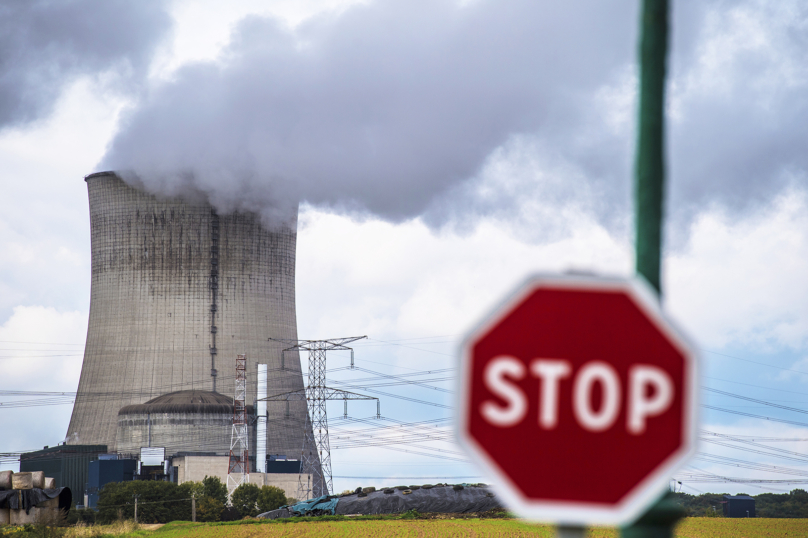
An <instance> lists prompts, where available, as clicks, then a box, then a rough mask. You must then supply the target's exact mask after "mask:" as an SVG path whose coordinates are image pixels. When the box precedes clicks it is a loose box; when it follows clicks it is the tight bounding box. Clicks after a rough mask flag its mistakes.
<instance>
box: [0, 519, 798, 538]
mask: <svg viewBox="0 0 808 538" xmlns="http://www.w3.org/2000/svg"><path fill="white" fill-rule="evenodd" d="M133 527H134V525H133V524H132V523H131V522H125V523H123V524H121V523H118V524H113V525H107V526H89V527H72V528H62V529H51V530H50V532H47V531H46V532H44V533H43V532H42V530H43V529H23V528H12V527H0V536H16V537H18V538H24V537H26V536H38V537H40V536H52V537H57V536H58V537H63V538H101V537H106V536H109V537H115V538H128V537H131V538H135V537H139V538H253V537H254V538H276V537H277V538H280V537H304V536H312V537H314V536H316V537H318V538H331V537H351V536H370V537H372V538H387V537H391V538H392V537H399V536H404V537H410V536H411V537H432V536H434V537H441V538H445V537H458V538H459V537H466V536H473V537H475V538H485V537H502V538H505V537H521V536H525V537H528V536H536V537H543V538H552V537H554V536H555V532H554V529H553V528H552V527H550V526H548V525H534V524H530V523H524V522H522V521H519V520H516V519H508V518H498V519H460V518H458V519H452V518H448V519H398V518H390V519H347V518H324V519H323V520H313V521H312V520H309V521H301V520H296V521H295V520H292V522H289V521H288V520H287V522H280V521H259V520H244V521H234V522H228V523H189V522H174V523H169V524H167V525H162V526H161V525H144V526H142V527H141V528H139V529H137V530H134V529H133ZM26 531H29V532H26ZM54 531H56V532H54ZM675 535H676V536H677V537H680V538H757V537H761V538H764V537H765V538H779V537H784V538H785V537H788V538H797V537H803V536H808V519H766V518H753V519H725V518H714V517H711V518H695V517H691V518H686V519H684V520H683V521H682V522H681V523H680V524H679V526H678V527H677V529H676V533H675ZM589 536H590V537H592V538H617V537H618V532H617V531H616V530H615V529H611V528H595V529H591V530H590V531H589Z"/></svg>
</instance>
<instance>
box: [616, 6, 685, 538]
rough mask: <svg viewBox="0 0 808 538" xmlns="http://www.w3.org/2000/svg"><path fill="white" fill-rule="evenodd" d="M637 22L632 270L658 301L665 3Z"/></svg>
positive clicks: (643, 536)
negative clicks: (633, 250)
mask: <svg viewBox="0 0 808 538" xmlns="http://www.w3.org/2000/svg"><path fill="white" fill-rule="evenodd" d="M642 4H643V5H642V15H641V19H640V51H639V52H640V107H639V112H640V117H639V122H638V127H639V128H638V129H637V164H636V166H637V168H636V176H635V182H634V196H635V199H634V208H635V225H636V233H637V236H636V237H637V253H636V256H637V258H636V268H637V274H639V275H642V276H643V277H644V278H645V280H647V281H648V283H649V284H650V285H651V286H653V287H654V289H655V290H656V292H657V294H659V295H661V293H662V287H661V285H660V264H661V259H662V206H663V194H664V190H665V155H664V149H665V148H664V146H665V74H666V70H667V69H666V64H667V55H668V50H667V49H668V0H643V3H642ZM683 516H684V508H683V507H682V506H681V505H679V504H678V503H677V502H676V501H675V499H674V498H673V495H672V494H670V493H667V494H665V495H663V496H662V497H661V498H660V499H659V500H658V501H657V502H656V503H655V504H654V505H653V506H651V508H650V509H648V511H647V512H645V514H643V515H642V516H641V517H640V518H639V519H637V521H635V522H634V523H632V524H631V525H627V526H625V527H622V528H621V529H620V536H621V537H622V538H670V537H672V536H673V530H674V528H675V527H676V522H677V521H678V520H679V519H680V518H682V517H683Z"/></svg>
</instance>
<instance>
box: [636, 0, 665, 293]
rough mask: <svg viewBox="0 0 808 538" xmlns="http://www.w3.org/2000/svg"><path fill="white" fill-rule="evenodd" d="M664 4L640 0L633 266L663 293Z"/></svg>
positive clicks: (653, 0)
mask: <svg viewBox="0 0 808 538" xmlns="http://www.w3.org/2000/svg"><path fill="white" fill-rule="evenodd" d="M667 49H668V1H667V0H643V6H642V16H641V19H640V50H639V53H640V92H639V94H640V95H639V97H640V106H639V116H640V117H639V122H638V129H637V161H636V170H635V174H636V175H635V181H634V211H635V226H636V240H637V250H636V257H637V258H636V268H637V273H638V274H640V275H642V276H643V277H645V279H646V280H647V281H648V283H649V284H651V286H653V287H654V288H655V289H656V291H657V293H661V291H662V288H661V287H660V277H659V272H660V271H659V268H660V260H661V252H662V204H663V192H664V189H665V158H664V142H665V133H664V125H665V72H666V63H667Z"/></svg>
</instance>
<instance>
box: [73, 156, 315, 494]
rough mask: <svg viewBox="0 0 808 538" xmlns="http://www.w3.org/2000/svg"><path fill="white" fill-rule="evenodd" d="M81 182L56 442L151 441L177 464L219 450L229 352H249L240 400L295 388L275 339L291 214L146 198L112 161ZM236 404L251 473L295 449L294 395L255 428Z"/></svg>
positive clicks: (120, 449) (290, 285)
mask: <svg viewBox="0 0 808 538" xmlns="http://www.w3.org/2000/svg"><path fill="white" fill-rule="evenodd" d="M85 181H86V183H87V189H88V193H89V201H90V225H91V239H92V272H91V279H92V283H91V298H90V318H89V326H88V330H87V343H86V347H85V352H84V361H83V364H82V371H81V377H80V380H79V387H78V391H77V395H76V400H75V404H74V407H73V414H72V417H71V419H70V425H69V427H68V432H67V437H66V446H64V447H61V449H62V450H66V449H68V448H69V447H70V446H74V445H75V446H87V445H103V446H104V447H105V452H110V453H117V454H119V455H120V456H121V457H130V458H138V457H139V454H140V451H141V449H143V448H144V447H147V448H148V447H162V448H165V458H166V468H169V467H179V465H175V464H174V463H173V461H174V460H175V459H176V461H177V463H180V462H181V463H182V466H183V467H185V466H187V465H188V462H189V458H193V457H199V458H214V459H212V460H209V461H210V462H211V465H213V464H214V463H213V462H219V461H224V460H222V459H221V458H223V457H226V456H227V455H228V453H229V449H230V434H231V429H232V419H233V393H234V389H235V377H236V376H235V359H236V356H237V355H239V354H246V356H247V379H248V385H247V390H248V394H247V401H249V402H251V403H254V402H255V401H256V400H257V399H258V398H259V397H263V396H267V395H269V396H272V395H275V394H281V393H288V392H291V391H300V390H302V389H303V377H302V375H301V368H300V361H299V357H298V354H297V352H293V353H290V352H286V353H285V354H284V355H285V356H283V357H282V350H283V349H284V348H285V347H288V345H285V344H283V343H282V342H280V341H279V340H282V341H287V342H288V341H295V342H296V341H297V321H296V312H295V248H296V238H297V232H296V223H289V225H283V226H278V227H277V228H274V229H268V228H267V227H265V226H264V225H263V224H262V222H261V218H260V216H259V215H257V214H254V213H244V212H235V213H229V214H223V215H220V214H218V213H217V212H216V211H215V210H214V208H213V207H212V206H211V205H210V204H208V203H205V202H200V201H188V200H183V199H179V198H161V197H157V196H154V195H151V194H148V193H146V192H144V191H143V190H141V189H138V188H136V187H133V186H131V185H129V184H127V183H126V182H124V181H123V180H122V179H121V178H120V177H119V176H118V175H117V174H115V173H113V172H101V173H96V174H91V175H89V176H87V177H86V178H85ZM259 367H260V370H261V372H262V374H263V375H265V376H266V379H265V382H263V380H262V383H261V391H262V392H261V394H259V393H258V387H259V383H258V376H257V372H258V370H259ZM261 411H262V413H263V406H262V409H261ZM247 413H248V415H249V416H250V417H251V422H250V430H249V431H250V441H249V448H250V460H251V462H252V464H251V470H252V471H258V472H261V471H264V465H265V463H264V461H265V455H279V456H281V457H284V456H285V457H288V458H295V457H299V454H300V453H301V450H302V448H303V443H304V431H305V428H306V424H307V422H306V416H307V411H306V402H305V401H303V400H301V401H291V402H284V403H281V402H269V403H268V404H267V405H266V417H267V419H266V422H265V423H264V426H263V427H261V425H260V424H259V421H258V420H256V419H257V417H256V416H255V406H252V405H251V406H249V407H248V409H247ZM98 452H99V451H96V453H98ZM256 453H258V454H259V455H258V457H257V458H256V456H255V454H256ZM296 455H297V456H296ZM225 459H226V458H225ZM215 465H219V463H216V464H215ZM225 467H226V464H225ZM200 472H201V471H200ZM221 472H222V470H220V469H218V467H217V468H216V469H213V468H211V469H208V470H207V474H208V475H221ZM224 472H225V473H226V469H225V470H224ZM183 474H184V472H183ZM203 476H204V475H203ZM286 478H287V479H288V474H287V475H286ZM175 479H176V478H175Z"/></svg>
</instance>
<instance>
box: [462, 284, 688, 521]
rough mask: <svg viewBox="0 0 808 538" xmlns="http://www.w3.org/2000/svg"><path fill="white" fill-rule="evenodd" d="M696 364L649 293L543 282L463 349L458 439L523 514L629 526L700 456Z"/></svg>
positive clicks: (521, 292) (517, 297) (509, 304)
mask: <svg viewBox="0 0 808 538" xmlns="http://www.w3.org/2000/svg"><path fill="white" fill-rule="evenodd" d="M697 366H698V365H697V360H696V354H695V352H694V348H693V347H692V346H691V345H689V344H688V343H687V341H686V339H685V338H684V337H683V336H682V334H681V333H680V332H679V331H677V330H676V329H675V328H674V327H673V326H672V324H671V322H670V321H669V320H667V319H666V318H665V317H664V315H663V314H662V312H661V310H660V308H659V306H658V301H657V299H656V297H655V296H654V295H653V293H652V292H651V291H650V290H649V288H648V286H647V284H644V283H643V282H640V281H639V280H617V279H604V278H595V277H591V278H590V277H566V276H565V277H535V278H533V279H531V280H529V281H528V282H527V283H526V284H525V285H523V286H522V287H520V288H519V289H518V290H517V292H516V293H515V294H514V295H513V296H512V297H511V298H510V299H509V300H507V301H506V302H505V303H504V304H503V305H501V306H500V307H499V308H498V309H496V310H495V312H494V313H492V314H491V315H490V316H489V317H487V318H486V319H485V321H484V322H483V323H482V324H480V325H479V326H478V327H477V328H476V329H475V330H474V331H473V332H472V333H471V334H470V336H469V337H468V338H467V339H466V340H465V342H464V344H463V346H462V349H461V359H460V371H461V377H460V384H461V386H460V390H458V398H459V400H458V405H457V409H458V413H457V416H458V424H457V428H458V437H459V440H460V442H461V444H462V445H463V446H464V447H465V448H466V450H467V451H468V452H469V453H470V454H471V456H472V459H473V460H475V461H476V462H477V463H478V464H480V465H481V466H482V467H483V468H484V469H485V470H486V472H487V473H488V474H489V475H491V476H492V477H493V478H495V480H496V485H497V486H498V489H499V492H500V495H501V496H502V497H503V498H504V499H505V502H506V503H507V504H508V505H510V506H511V507H512V508H513V509H514V510H516V511H517V512H518V513H519V514H520V515H523V516H525V517H530V518H534V519H540V520H546V521H554V522H559V523H568V524H622V523H626V522H628V521H631V520H632V519H634V518H636V517H637V516H639V515H640V514H641V512H642V511H643V510H644V509H645V508H646V507H647V506H648V505H649V504H650V503H651V502H653V501H654V500H655V499H656V498H657V497H658V496H659V494H660V493H661V492H662V490H663V489H664V488H665V487H666V486H667V484H668V480H669V479H670V477H671V474H672V473H673V472H674V471H675V470H676V469H677V468H678V467H680V466H681V465H682V464H683V463H684V462H685V461H686V460H687V459H688V458H689V457H690V456H691V455H692V453H693V452H694V450H695V437H696V436H695V434H696V431H695V428H696V411H697V401H696V399H697V392H698V387H697V385H696V383H697Z"/></svg>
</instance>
